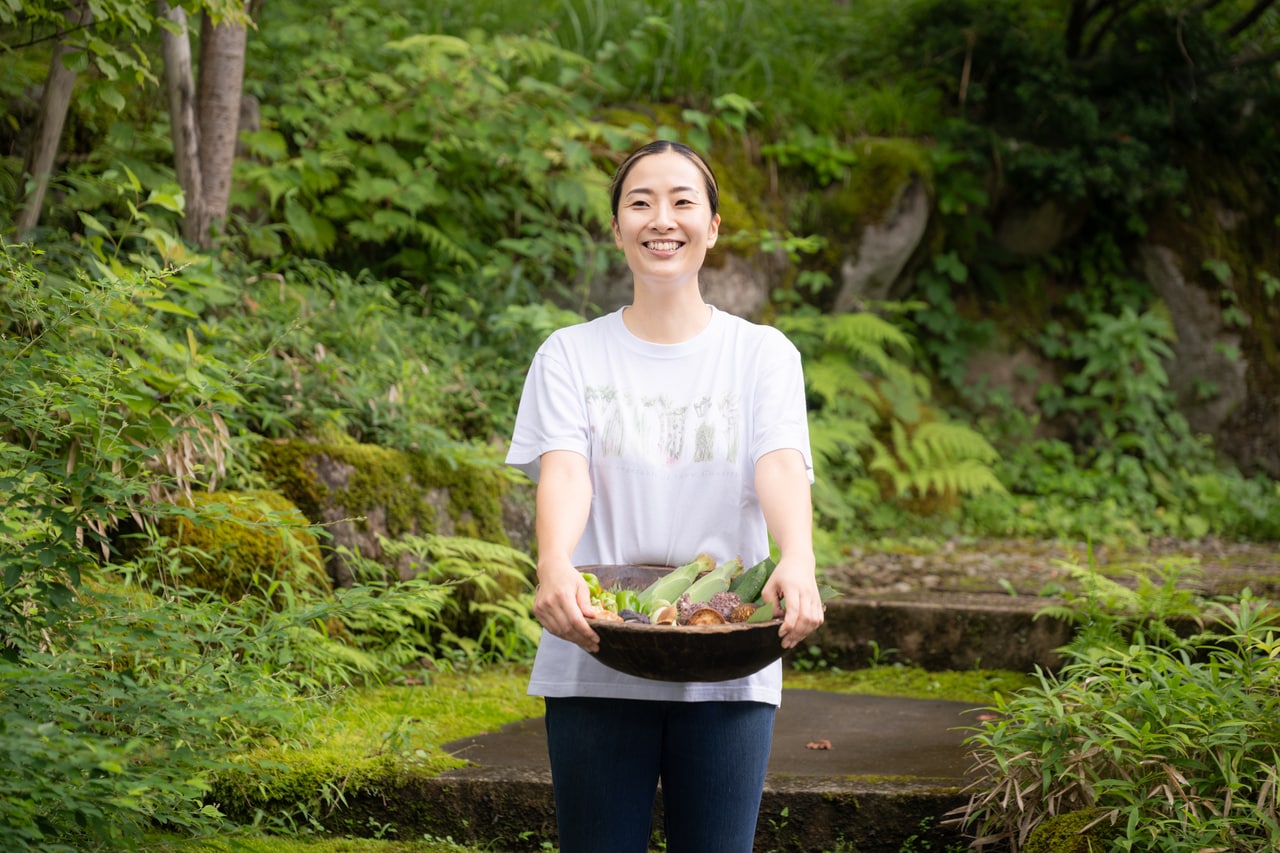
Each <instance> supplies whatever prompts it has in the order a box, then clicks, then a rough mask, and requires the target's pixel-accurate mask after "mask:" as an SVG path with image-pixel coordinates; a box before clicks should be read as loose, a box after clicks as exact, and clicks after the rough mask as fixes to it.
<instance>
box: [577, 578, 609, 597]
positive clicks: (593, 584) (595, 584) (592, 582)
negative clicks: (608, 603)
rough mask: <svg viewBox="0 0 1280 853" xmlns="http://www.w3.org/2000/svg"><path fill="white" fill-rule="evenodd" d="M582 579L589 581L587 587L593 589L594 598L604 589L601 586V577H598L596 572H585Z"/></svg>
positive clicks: (592, 595)
mask: <svg viewBox="0 0 1280 853" xmlns="http://www.w3.org/2000/svg"><path fill="white" fill-rule="evenodd" d="M582 579H583V580H584V581H586V582H587V589H589V590H591V597H592V598H595V597H596V596H597V595H599V594H600V593H601V592H603V591H604V590H602V589H601V588H600V578H598V577H596V575H595V573H594V572H583V573H582Z"/></svg>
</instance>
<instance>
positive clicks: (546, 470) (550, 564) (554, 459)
mask: <svg viewBox="0 0 1280 853" xmlns="http://www.w3.org/2000/svg"><path fill="white" fill-rule="evenodd" d="M540 467H541V471H540V473H539V477H538V489H537V497H536V503H535V511H536V515H535V523H534V533H535V536H536V537H537V541H538V575H539V580H540V581H542V580H544V579H543V578H542V573H543V571H544V569H545V570H546V571H557V570H561V569H563V568H564V567H566V566H572V565H573V552H574V550H575V549H576V548H577V547H578V541H579V540H580V539H581V538H582V532H583V530H584V529H586V526H587V516H588V514H589V513H590V511H591V478H590V476H589V474H588V472H587V460H586V459H585V458H583V457H582V456H581V455H580V454H577V453H573V452H572V451H567V450H560V451H552V452H550V453H547V454H545V455H544V456H543V457H542V462H541V466H540Z"/></svg>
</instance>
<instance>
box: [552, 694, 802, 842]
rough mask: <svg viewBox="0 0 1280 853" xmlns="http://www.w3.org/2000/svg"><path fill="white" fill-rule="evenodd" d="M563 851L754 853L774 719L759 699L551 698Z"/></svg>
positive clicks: (554, 773)
mask: <svg viewBox="0 0 1280 853" xmlns="http://www.w3.org/2000/svg"><path fill="white" fill-rule="evenodd" d="M546 706H547V715H546V726H547V751H548V753H549V755H550V758H551V782H552V788H553V789H554V792H555V801H556V823H557V826H558V831H559V835H560V851H561V853H647V851H648V850H649V833H650V830H651V828H652V819H653V804H654V799H655V796H656V794H657V788H658V780H659V779H661V780H662V804H663V829H664V832H665V835H666V839H667V851H668V853H706V851H711V850H714V851H717V853H751V849H752V847H753V845H754V843H755V833H756V819H757V817H758V815H759V812H760V796H761V794H762V792H763V790H764V777H765V769H766V768H767V766H768V764H769V747H770V745H771V744H772V742H773V718H774V714H775V713H776V711H777V709H776V708H775V707H774V706H772V705H766V704H762V703H758V702H646V701H637V700H631V699H583V698H570V699H551V698H549V699H547V700H546Z"/></svg>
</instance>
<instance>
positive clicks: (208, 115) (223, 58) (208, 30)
mask: <svg viewBox="0 0 1280 853" xmlns="http://www.w3.org/2000/svg"><path fill="white" fill-rule="evenodd" d="M246 14H247V9H246ZM247 41H248V28H247V27H246V26H245V25H244V24H233V23H227V22H223V23H221V24H217V25H215V24H214V23H213V22H212V21H211V20H210V19H209V15H208V14H207V13H206V14H205V16H204V19H203V24H202V26H201V30H200V88H199V90H198V94H197V98H198V100H197V104H198V106H199V109H198V112H197V115H196V119H197V122H198V130H199V138H200V173H201V175H202V177H203V179H204V206H205V215H206V217H207V219H208V227H207V228H206V229H205V231H204V232H203V233H204V234H205V235H206V237H207V238H208V239H211V238H212V235H211V234H210V232H209V229H210V228H218V229H220V228H221V226H222V224H223V223H224V222H225V221H226V218H227V210H228V207H229V204H230V200H231V169H232V166H233V164H234V163H235V157H236V136H237V133H238V131H239V128H240V98H241V90H242V89H243V86H244V60H245V44H246V42H247ZM197 242H198V243H200V245H207V244H206V243H205V242H203V241H200V240H199V239H197Z"/></svg>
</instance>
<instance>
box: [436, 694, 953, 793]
mask: <svg viewBox="0 0 1280 853" xmlns="http://www.w3.org/2000/svg"><path fill="white" fill-rule="evenodd" d="M971 711H972V705H970V704H968V703H964V702H947V701H942V700H927V699H901V698H895V697H884V696H855V695H847V694H842V693H826V692H822V691H818V690H792V689H788V690H784V691H783V695H782V705H781V707H779V709H778V717H777V720H776V722H775V724H774V732H773V747H772V751H771V753H770V756H769V771H768V772H769V776H771V777H772V776H786V777H797V776H823V777H826V776H834V777H850V776H865V777H875V778H881V779H883V778H898V777H913V778H919V779H931V780H940V779H949V780H954V781H957V782H959V781H961V780H962V779H963V777H964V775H965V771H966V770H967V768H968V763H969V762H968V759H967V758H966V756H965V753H964V749H963V746H962V743H963V741H964V738H965V736H966V731H965V727H967V726H972V725H974V723H975V721H974V718H973V716H972V714H971V713H970V712H971ZM811 745H813V746H811ZM815 746H825V747H826V748H814V747H815ZM444 749H445V751H446V752H448V753H450V754H452V755H455V756H457V757H459V758H465V759H466V760H467V761H470V762H472V763H473V764H478V765H483V766H485V767H487V768H489V769H495V768H499V767H502V768H509V769H511V770H515V771H521V772H527V771H535V772H536V771H546V772H547V773H548V774H549V773H550V768H549V766H548V764H547V738H546V731H545V729H544V727H543V721H542V718H541V717H538V718H536V719H531V720H521V721H519V722H517V723H511V724H509V725H507V726H504V727H503V728H502V729H500V730H498V731H496V732H489V733H486V734H481V735H475V736H473V737H467V738H462V739H460V740H456V741H453V742H451V743H447V744H445V745H444ZM446 775H459V776H468V775H475V774H474V773H468V772H466V771H465V770H461V771H453V772H452V773H451V774H446Z"/></svg>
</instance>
